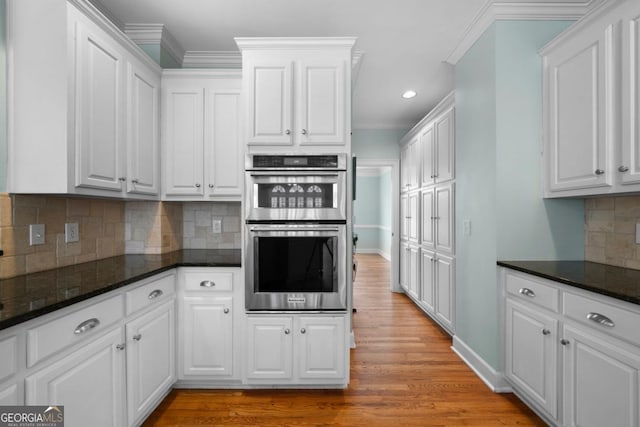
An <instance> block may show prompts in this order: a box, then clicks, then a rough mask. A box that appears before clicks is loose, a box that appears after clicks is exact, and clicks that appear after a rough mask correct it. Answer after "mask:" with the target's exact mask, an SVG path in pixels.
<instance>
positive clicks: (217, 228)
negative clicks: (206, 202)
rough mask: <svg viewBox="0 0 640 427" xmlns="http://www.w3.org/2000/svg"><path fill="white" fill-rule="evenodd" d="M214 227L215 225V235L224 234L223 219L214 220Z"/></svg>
mask: <svg viewBox="0 0 640 427" xmlns="http://www.w3.org/2000/svg"><path fill="white" fill-rule="evenodd" d="M212 225H213V233H214V234H220V233H222V220H221V219H216V218H214V219H213V221H212Z"/></svg>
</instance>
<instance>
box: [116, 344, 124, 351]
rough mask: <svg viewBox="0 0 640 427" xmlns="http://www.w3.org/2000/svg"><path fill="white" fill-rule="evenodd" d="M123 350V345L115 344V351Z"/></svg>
mask: <svg viewBox="0 0 640 427" xmlns="http://www.w3.org/2000/svg"><path fill="white" fill-rule="evenodd" d="M124 348H125V345H124V344H117V345H116V349H118V350H124Z"/></svg>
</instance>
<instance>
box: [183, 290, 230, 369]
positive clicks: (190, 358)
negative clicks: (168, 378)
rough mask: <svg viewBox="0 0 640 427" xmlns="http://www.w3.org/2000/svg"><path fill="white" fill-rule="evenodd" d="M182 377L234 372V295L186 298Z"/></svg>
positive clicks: (184, 302) (184, 306)
mask: <svg viewBox="0 0 640 427" xmlns="http://www.w3.org/2000/svg"><path fill="white" fill-rule="evenodd" d="M182 307H183V310H182V335H183V343H182V348H181V349H180V351H182V369H181V379H188V377H195V376H198V377H202V376H207V377H230V376H232V375H233V315H232V308H233V298H232V297H231V296H220V297H184V299H183V306H182Z"/></svg>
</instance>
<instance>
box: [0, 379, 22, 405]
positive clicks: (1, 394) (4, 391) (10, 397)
mask: <svg viewBox="0 0 640 427" xmlns="http://www.w3.org/2000/svg"><path fill="white" fill-rule="evenodd" d="M23 403H24V402H23V401H22V396H20V388H19V387H18V384H6V385H4V386H3V387H2V388H0V406H5V405H22V404H23Z"/></svg>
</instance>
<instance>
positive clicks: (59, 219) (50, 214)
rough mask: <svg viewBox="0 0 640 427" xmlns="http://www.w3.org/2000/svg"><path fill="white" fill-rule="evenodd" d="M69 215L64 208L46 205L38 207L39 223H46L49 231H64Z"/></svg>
mask: <svg viewBox="0 0 640 427" xmlns="http://www.w3.org/2000/svg"><path fill="white" fill-rule="evenodd" d="M66 219H67V215H66V211H65V210H64V209H59V208H49V207H44V208H41V209H38V223H39V224H44V225H45V227H46V231H47V234H48V233H64V224H65V222H66Z"/></svg>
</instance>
